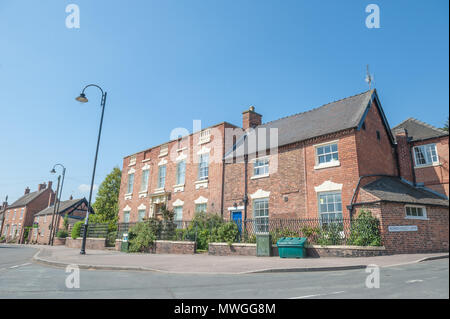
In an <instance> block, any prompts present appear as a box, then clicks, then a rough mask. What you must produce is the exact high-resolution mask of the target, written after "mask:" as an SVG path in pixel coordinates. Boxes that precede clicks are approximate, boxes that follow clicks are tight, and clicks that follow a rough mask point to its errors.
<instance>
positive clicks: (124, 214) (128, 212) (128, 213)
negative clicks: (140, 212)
mask: <svg viewBox="0 0 450 319" xmlns="http://www.w3.org/2000/svg"><path fill="white" fill-rule="evenodd" d="M130 215H131V211H129V210H125V211H123V222H124V223H125V224H129V223H130ZM125 216H128V221H125Z"/></svg>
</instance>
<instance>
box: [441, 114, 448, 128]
mask: <svg viewBox="0 0 450 319" xmlns="http://www.w3.org/2000/svg"><path fill="white" fill-rule="evenodd" d="M442 129H443V130H444V131H447V132H448V116H447V121H446V122H445V124H444V127H443V128H442Z"/></svg>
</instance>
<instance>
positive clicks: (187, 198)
mask: <svg viewBox="0 0 450 319" xmlns="http://www.w3.org/2000/svg"><path fill="white" fill-rule="evenodd" d="M226 128H234V126H233V125H231V124H228V123H221V124H219V125H216V126H214V127H211V128H210V129H211V140H210V142H208V143H205V144H201V145H199V138H200V133H195V134H191V135H189V136H187V137H186V138H185V139H183V140H182V141H181V142H180V143H179V142H178V141H176V140H175V141H171V142H170V143H168V145H169V146H168V147H169V154H168V155H167V156H163V157H160V146H157V147H154V148H151V149H148V150H146V151H143V152H140V153H137V154H135V156H136V164H134V165H130V159H131V156H128V157H126V158H124V161H123V169H122V180H121V186H120V194H119V221H120V222H123V213H124V209H125V208H126V207H127V206H128V207H129V208H130V209H131V210H130V222H136V221H137V220H138V207H140V206H141V207H143V206H145V210H146V216H147V217H148V216H149V215H150V214H151V213H152V203H151V199H152V196H153V195H154V194H155V191H156V190H157V180H158V167H159V166H158V164H159V163H160V162H161V161H162V160H164V161H167V164H166V181H165V187H164V193H161V194H160V195H162V196H161V198H162V199H163V200H164V203H166V204H167V206H168V208H169V209H173V205H172V204H173V203H174V202H175V201H177V200H178V202H179V201H182V202H184V204H183V219H184V220H190V219H192V218H193V216H194V212H195V203H194V201H195V200H196V199H198V198H199V197H200V196H202V197H204V198H206V199H207V200H208V201H207V211H208V213H219V214H220V211H221V205H222V176H223V165H222V158H223V155H224V138H223V137H224V134H225V129H226ZM202 148H203V149H205V148H207V149H210V152H209V174H208V184H207V187H206V188H205V187H200V186H198V185H199V184H198V183H196V181H197V180H198V156H199V155H198V152H199V151H201V150H202ZM180 154H183V155H185V156H186V175H185V184H184V186H183V187H181V188H180V187H178V186H177V187H175V186H176V167H177V161H176V159H177V157H178V156H179V155H180ZM146 165H147V166H149V167H150V173H149V183H148V190H147V191H146V192H143V193H140V185H141V179H142V168H143V167H144V166H146ZM131 168H133V169H134V170H135V173H134V174H135V175H134V187H133V193H132V194H131V198H129V197H130V196H129V195H126V193H127V183H128V173H129V170H130V169H131ZM180 189H182V190H180ZM178 190H180V191H178ZM154 198H155V197H154ZM142 205H143V206H142Z"/></svg>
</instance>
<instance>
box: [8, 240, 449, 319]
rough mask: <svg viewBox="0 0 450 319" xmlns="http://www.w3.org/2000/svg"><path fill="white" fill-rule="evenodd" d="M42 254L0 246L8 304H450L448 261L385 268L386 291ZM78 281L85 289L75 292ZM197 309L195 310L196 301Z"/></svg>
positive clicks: (305, 278)
mask: <svg viewBox="0 0 450 319" xmlns="http://www.w3.org/2000/svg"><path fill="white" fill-rule="evenodd" d="M44 248H45V247H44ZM39 249H41V247H38V246H23V245H16V246H13V245H7V246H5V245H0V299H1V300H4V299H13V300H16V299H23V298H25V299H29V298H33V299H34V298H37V299H39V298H56V299H68V300H74V299H80V298H82V299H86V298H98V299H110V298H120V299H124V298H133V299H161V298H164V299H178V300H179V303H175V305H179V304H181V303H182V302H186V300H187V299H199V300H202V302H203V301H204V299H219V300H218V301H217V302H212V303H213V304H211V308H215V309H216V310H217V307H218V306H217V304H229V303H231V304H232V305H238V304H240V303H241V302H243V301H241V299H246V300H248V299H249V298H251V299H327V298H333V299H341V298H345V299H348V298H352V299H398V298H402V299H405V298H408V299H417V298H420V299H423V298H427V299H430V298H431V299H448V296H449V259H448V258H441V259H438V260H430V261H424V262H413V263H410V264H404V265H396V266H387V267H384V268H380V269H379V272H378V274H379V276H375V277H373V279H375V278H377V277H379V280H375V281H376V282H378V283H379V285H378V286H376V287H368V286H367V280H368V279H369V277H370V276H372V275H373V274H369V273H367V272H366V269H353V270H344V271H343V270H340V271H331V270H330V271H322V272H320V271H304V272H268V273H247V274H214V273H202V274H192V273H167V272H161V271H133V270H89V269H80V270H79V273H78V274H77V272H73V271H72V272H66V269H65V268H62V267H54V266H50V265H47V264H42V263H36V262H33V260H32V258H33V255H35V254H36V253H37V252H38V251H39ZM76 253H78V252H76ZM88 253H91V251H88ZM127 256H129V255H127ZM127 256H124V257H127ZM153 256H154V255H153ZM205 257H208V256H205ZM210 257H211V256H210ZM428 257H431V258H433V257H432V256H428ZM435 257H436V256H435ZM255 258H256V257H255ZM258 259H260V258H258ZM264 259H265V258H264ZM185 266H187V265H185ZM74 276H75V277H77V278H78V282H79V285H78V286H77V287H73V286H71V285H69V286H68V282H69V283H71V282H72V280H73V279H74ZM223 299H227V300H229V301H223ZM190 303H191V304H196V303H195V301H191V302H190ZM214 304H216V305H215V307H212V306H214ZM269 304H270V302H269ZM157 305H158V307H159V309H160V310H162V311H163V312H165V311H167V312H168V313H173V309H172V308H170V307H172V306H171V305H169V304H168V305H167V307H169V308H170V309H169V308H167V307H166V309H164V305H165V304H157ZM286 309H289V308H284V307H283V305H277V313H282V312H283V311H284V310H286ZM209 313H211V311H210V312H209ZM209 313H208V314H209ZM212 314H214V313H212ZM282 317H287V314H286V315H285V316H282Z"/></svg>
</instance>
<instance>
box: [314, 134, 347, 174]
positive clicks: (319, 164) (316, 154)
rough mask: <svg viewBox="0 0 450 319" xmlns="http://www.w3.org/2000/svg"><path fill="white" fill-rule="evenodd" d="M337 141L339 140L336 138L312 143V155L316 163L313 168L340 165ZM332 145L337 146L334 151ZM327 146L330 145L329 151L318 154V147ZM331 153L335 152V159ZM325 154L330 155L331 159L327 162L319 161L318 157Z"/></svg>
mask: <svg viewBox="0 0 450 319" xmlns="http://www.w3.org/2000/svg"><path fill="white" fill-rule="evenodd" d="M338 142H339V141H338V140H336V141H330V142H326V143H321V144H316V145H314V157H315V163H316V165H315V166H314V169H321V168H328V167H335V166H340V165H341V163H340V161H339V143H338ZM333 145H336V148H337V150H336V151H333V150H332V147H333ZM327 146H330V148H331V151H330V152H329V153H323V154H318V151H319V149H320V148H322V147H327ZM333 154H337V159H334V158H333ZM326 155H331V160H330V161H329V162H324V163H319V157H320V156H326Z"/></svg>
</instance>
